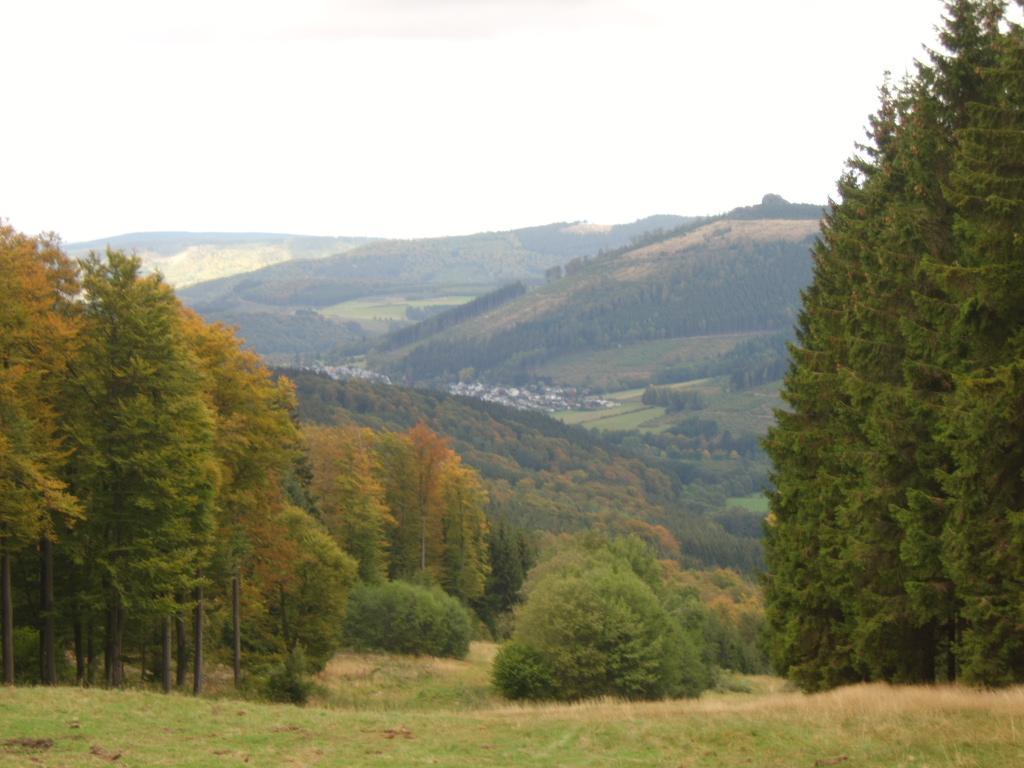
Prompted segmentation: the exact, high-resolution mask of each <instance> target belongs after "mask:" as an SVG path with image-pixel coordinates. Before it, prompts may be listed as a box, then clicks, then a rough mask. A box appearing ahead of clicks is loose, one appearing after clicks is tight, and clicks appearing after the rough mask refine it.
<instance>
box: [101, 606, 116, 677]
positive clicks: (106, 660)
mask: <svg viewBox="0 0 1024 768" xmlns="http://www.w3.org/2000/svg"><path fill="white" fill-rule="evenodd" d="M103 640H104V642H103V682H104V683H105V684H106V686H107V688H112V687H113V685H114V606H113V605H108V606H107V632H106V636H105V637H104V638H103Z"/></svg>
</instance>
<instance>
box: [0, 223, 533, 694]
mask: <svg viewBox="0 0 1024 768" xmlns="http://www.w3.org/2000/svg"><path fill="white" fill-rule="evenodd" d="M0 294H2V295H3V296H4V297H5V300H4V302H3V305H2V308H0V577H2V578H0V586H2V590H0V593H2V594H0V596H2V611H0V624H2V630H3V631H2V638H0V639H2V649H3V673H4V680H5V681H6V682H8V683H10V682H13V681H14V680H15V675H16V674H17V675H18V676H19V677H20V678H22V679H30V680H31V679H40V680H41V681H43V682H44V683H55V682H57V681H58V679H62V678H65V679H67V678H72V677H73V678H74V679H77V680H78V681H79V682H82V683H94V682H98V681H100V680H102V681H103V682H105V683H106V684H107V685H111V686H116V685H120V684H122V683H123V682H124V680H125V674H126V673H125V659H126V657H131V659H132V663H133V664H134V663H135V661H136V659H137V660H138V666H139V668H140V674H141V676H142V678H143V679H156V680H160V681H161V682H162V684H163V687H164V689H165V690H169V689H170V688H171V687H173V686H174V685H175V684H177V685H178V686H179V687H180V686H183V685H185V684H186V678H187V676H188V669H189V667H190V666H191V669H192V676H193V680H192V687H193V690H194V691H195V692H196V693H197V694H198V693H200V692H201V691H202V687H203V651H204V649H207V650H214V651H216V652H217V653H218V654H219V655H220V656H221V658H222V659H223V660H225V661H227V660H231V661H232V662H233V666H234V674H235V680H236V683H238V682H239V680H240V678H241V658H242V653H243V650H244V651H245V652H246V653H247V654H251V655H253V656H255V657H258V658H261V659H268V658H273V657H275V656H280V655H281V654H285V653H290V652H292V651H293V650H294V649H295V648H297V647H299V646H302V647H303V648H304V649H305V652H306V654H307V655H308V656H309V657H310V658H311V659H312V660H313V661H323V660H325V659H326V658H327V657H328V656H329V655H330V654H331V653H332V652H333V651H334V650H335V649H336V648H337V647H338V645H339V644H340V642H341V640H342V626H343V615H344V610H345V604H346V596H347V593H348V591H349V589H350V587H351V586H352V585H353V584H355V583H356V582H357V581H358V580H362V581H364V582H375V581H380V580H383V579H386V578H388V577H406V578H411V577H416V578H419V579H427V580H433V581H436V582H438V583H440V584H442V585H443V586H444V587H445V588H446V589H447V590H449V591H450V592H451V593H453V594H455V595H457V596H459V597H460V598H461V599H462V600H464V601H467V602H468V601H471V600H479V601H482V602H486V599H487V597H488V595H487V586H488V583H489V579H490V576H491V569H490V565H489V563H490V558H491V549H492V545H491V542H490V541H489V538H488V527H487V523H486V519H485V517H484V506H485V504H486V495H485V493H484V491H483V488H482V485H481V482H480V480H479V478H478V477H477V475H476V473H475V472H474V471H472V470H471V469H469V468H468V467H466V466H465V465H463V464H462V462H461V460H460V459H459V457H458V455H456V454H455V453H454V451H452V450H451V449H450V448H449V447H448V445H447V443H446V442H445V441H444V440H443V439H442V438H440V437H439V436H438V435H436V434H434V433H433V432H431V431H430V430H428V429H427V428H426V427H423V426H419V427H416V428H413V429H411V430H409V431H408V432H407V433H404V434H376V433H373V432H371V431H370V430H365V429H358V428H337V429H334V430H331V429H316V428H311V429H309V430H307V431H306V432H305V434H303V432H302V431H301V430H300V428H299V427H298V425H297V423H296V422H295V419H294V414H295V407H296V402H295V395H294V391H293V387H292V384H291V383H290V382H289V381H288V380H287V379H285V378H284V377H279V378H275V377H273V376H272V375H271V374H270V372H269V371H268V370H267V369H266V368H265V367H264V365H263V364H262V363H261V361H260V360H259V358H258V357H256V356H255V355H254V354H252V353H250V352H247V351H245V350H243V349H241V345H240V342H239V340H238V339H237V338H236V337H235V336H234V334H233V333H232V332H231V330H230V329H227V328H224V327H223V326H220V325H209V324H207V323H205V322H204V321H203V320H202V319H201V318H199V316H198V315H196V314H194V313H192V312H190V311H188V310H186V309H184V308H183V307H182V306H181V305H180V304H179V302H178V301H177V299H176V298H175V296H174V294H173V292H172V291H171V290H170V288H168V287H167V286H166V285H165V284H163V283H162V282H161V280H160V277H159V276H158V275H154V276H148V277H145V276H142V275H141V273H140V264H139V262H138V260H137V259H135V258H132V257H128V256H126V255H124V254H122V253H119V252H116V251H111V252H108V253H107V254H106V257H105V258H101V257H98V256H96V255H92V256H90V257H89V258H88V259H86V260H84V261H83V262H81V264H80V265H76V264H74V263H72V262H71V261H70V260H68V259H67V258H66V257H65V256H64V254H63V253H62V252H61V250H60V248H59V244H58V242H57V241H56V240H55V239H53V238H30V237H26V236H24V235H21V234H19V233H17V232H15V231H14V230H13V229H11V228H10V227H8V226H6V225H4V226H2V227H0ZM519 568H520V571H521V569H522V564H521V563H519ZM498 577H499V578H506V577H507V574H498ZM520 583H521V577H520ZM516 588H518V584H517V585H516ZM505 607H506V608H507V606H505ZM16 617H17V619H18V621H17V623H15V618H16ZM243 617H244V632H243ZM210 635H212V637H211V636H210ZM35 638H38V646H37V647H38V653H36V652H34V651H33V650H32V646H33V645H34V643H33V642H32V640H34V639H35ZM68 649H73V652H74V658H75V661H76V669H75V670H74V671H72V670H70V669H66V668H65V665H66V662H65V659H66V651H67V650H68ZM129 649H131V652H130V653H129ZM16 656H17V659H16ZM100 657H102V666H101V661H100ZM175 657H176V659H175ZM175 660H176V662H177V670H176V675H175V674H174V673H175V670H174V669H173V667H174V662H175ZM16 661H17V669H16V663H15V662H16ZM37 661H38V664H37V663H36V662H37ZM36 670H38V674H36V672H35V671H36Z"/></svg>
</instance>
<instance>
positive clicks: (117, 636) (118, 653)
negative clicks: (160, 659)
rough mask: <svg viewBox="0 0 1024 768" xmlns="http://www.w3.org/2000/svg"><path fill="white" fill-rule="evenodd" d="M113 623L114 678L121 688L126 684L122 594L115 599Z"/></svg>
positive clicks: (116, 685)
mask: <svg viewBox="0 0 1024 768" xmlns="http://www.w3.org/2000/svg"><path fill="white" fill-rule="evenodd" d="M112 624H113V628H114V642H113V647H114V653H113V660H112V667H113V680H114V686H115V687H116V688H120V687H121V686H123V685H124V608H122V607H121V597H120V595H118V596H117V597H116V598H115V600H114V607H113V620H112Z"/></svg>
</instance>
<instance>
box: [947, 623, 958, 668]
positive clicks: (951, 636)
mask: <svg viewBox="0 0 1024 768" xmlns="http://www.w3.org/2000/svg"><path fill="white" fill-rule="evenodd" d="M957 621H958V618H957V617H956V616H954V617H953V618H952V620H950V622H949V624H947V625H946V637H947V642H948V643H949V650H948V651H947V652H946V682H947V683H952V682H955V681H956V644H957V636H956V628H957Z"/></svg>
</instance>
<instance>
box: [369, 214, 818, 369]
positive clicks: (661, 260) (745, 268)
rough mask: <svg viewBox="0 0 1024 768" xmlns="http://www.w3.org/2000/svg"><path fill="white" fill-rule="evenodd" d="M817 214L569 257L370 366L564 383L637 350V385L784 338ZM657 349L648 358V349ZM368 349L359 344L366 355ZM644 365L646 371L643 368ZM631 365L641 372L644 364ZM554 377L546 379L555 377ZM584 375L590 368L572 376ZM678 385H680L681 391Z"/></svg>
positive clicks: (700, 226) (709, 225)
mask: <svg viewBox="0 0 1024 768" xmlns="http://www.w3.org/2000/svg"><path fill="white" fill-rule="evenodd" d="M820 215H821V209H820V208H819V207H817V206H811V205H795V204H789V203H786V202H785V201H784V200H782V199H781V198H778V197H777V196H774V195H769V196H766V197H765V199H764V200H763V201H762V203H761V204H760V205H757V206H750V207H746V208H739V209H736V210H735V211H732V212H730V213H728V214H725V215H723V216H719V217H713V218H709V219H705V220H700V221H693V222H688V223H686V224H684V225H682V226H680V227H678V228H677V229H675V230H672V231H669V232H664V231H663V232H660V233H657V234H655V235H652V236H648V237H647V238H644V240H643V241H641V242H640V243H636V244H634V245H633V246H632V247H625V248H621V249H618V250H614V251H610V252H605V253H602V254H599V255H597V256H595V257H593V258H576V259H574V260H572V261H570V262H569V263H568V264H567V265H566V268H565V271H564V276H562V277H560V278H559V279H555V280H549V281H548V282H547V283H546V284H544V285H542V286H540V287H537V288H535V289H534V290H532V291H529V292H528V293H526V294H525V295H523V296H520V297H518V298H516V299H515V300H512V301H508V302H505V303H502V304H500V305H499V306H497V307H496V308H494V309H492V310H490V311H487V312H483V313H477V314H474V315H472V316H470V317H468V318H467V319H466V320H465V321H464V322H457V323H445V322H444V319H445V313H442V314H439V315H437V316H435V317H434V318H432V319H431V322H432V324H433V328H436V329H437V330H436V332H431V333H425V332H424V333H416V332H415V331H416V329H415V328H412V329H407V330H406V331H403V336H404V337H406V338H412V339H414V341H413V342H412V343H408V344H404V345H401V344H396V343H395V340H396V338H399V337H398V336H397V335H391V336H385V337H384V338H382V339H380V340H378V341H376V342H373V343H372V344H371V345H370V348H369V350H364V349H362V348H361V349H359V351H368V352H369V354H368V356H367V360H368V364H369V365H370V367H374V368H377V369H380V370H383V371H385V372H387V373H389V374H391V375H392V376H393V377H396V378H398V379H399V380H402V381H405V382H407V383H442V382H448V381H454V380H456V379H457V378H459V377H460V375H461V376H463V377H465V376H467V375H468V376H473V377H477V378H481V379H484V380H490V381H503V382H511V383H517V382H527V381H533V380H537V379H540V378H545V379H551V380H556V381H559V380H560V381H562V382H563V383H570V384H586V383H587V382H586V381H584V380H575V381H573V380H572V376H571V375H565V371H564V369H563V370H562V371H559V370H557V366H558V365H560V364H561V365H563V366H564V364H565V363H566V362H568V361H569V360H570V359H573V358H574V359H575V360H576V361H577V362H578V361H580V359H581V358H582V357H584V356H586V355H593V354H595V353H597V352H601V351H607V352H608V354H609V355H610V356H612V357H629V356H630V354H631V352H632V350H633V349H634V348H636V347H637V346H643V347H644V348H645V349H649V351H650V352H651V353H652V354H657V355H658V356H659V357H658V360H657V361H655V362H654V364H653V365H648V366H647V367H646V368H643V366H642V365H641V368H642V370H643V374H644V375H643V376H640V377H639V380H638V381H636V382H635V383H645V382H644V381H643V379H644V377H646V380H647V381H650V380H652V379H653V380H657V377H658V374H659V372H662V371H664V370H667V369H671V368H672V367H673V366H674V367H676V368H687V366H689V367H691V368H692V363H693V360H691V359H688V358H686V357H685V356H675V357H673V355H672V354H671V353H672V349H671V347H672V344H671V343H670V341H666V340H676V339H678V340H680V342H679V343H680V346H681V347H682V346H686V345H691V346H692V344H691V340H693V339H697V338H704V339H707V338H715V337H728V339H729V343H728V344H727V345H726V346H725V347H723V348H722V349H720V350H719V351H720V352H721V353H728V351H729V350H730V349H731V348H732V347H733V346H735V345H738V344H741V343H743V342H745V341H749V339H750V338H752V337H755V336H761V335H778V334H780V333H781V334H785V333H788V332H789V330H790V329H791V327H792V325H793V322H794V319H795V316H796V311H797V307H798V306H799V300H800V291H801V289H803V288H804V287H805V286H806V285H807V284H808V283H809V281H810V278H811V258H810V247H811V245H812V244H813V242H814V239H815V236H816V235H817V232H818V220H819V218H820ZM654 342H658V343H659V344H660V346H659V348H658V349H657V351H656V352H655V351H654V350H653V349H650V347H651V345H652V343H654ZM364 346H365V345H364ZM640 358H643V360H640ZM637 362H638V365H640V364H641V363H649V362H650V360H649V358H646V357H644V355H643V354H641V355H640V356H639V357H638V360H637ZM553 365H554V366H556V369H555V370H554V371H553V370H552V366H553ZM577 368H578V369H579V370H580V371H582V372H583V374H584V376H586V375H591V376H592V375H593V374H594V373H595V371H596V370H597V369H596V368H594V367H590V368H589V370H588V366H586V365H583V366H577ZM685 379H686V375H681V376H680V377H679V378H677V379H676V380H677V381H681V380H685Z"/></svg>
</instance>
